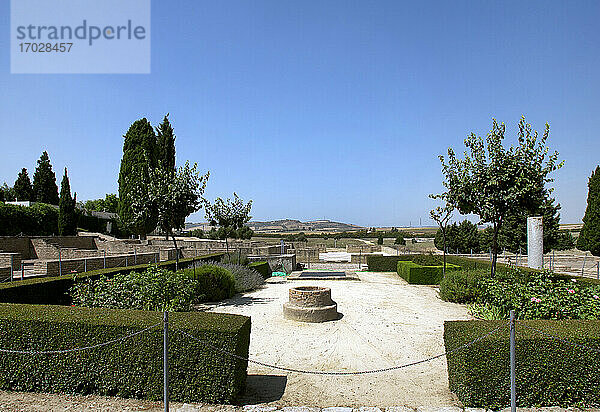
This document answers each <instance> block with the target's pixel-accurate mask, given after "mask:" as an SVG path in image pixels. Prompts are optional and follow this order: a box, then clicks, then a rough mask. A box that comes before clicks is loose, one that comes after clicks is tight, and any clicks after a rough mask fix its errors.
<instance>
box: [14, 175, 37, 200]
mask: <svg viewBox="0 0 600 412" xmlns="http://www.w3.org/2000/svg"><path fill="white" fill-rule="evenodd" d="M13 188H14V191H15V196H16V198H17V200H22V201H33V199H34V197H33V186H32V185H31V180H29V174H28V173H27V169H25V168H23V169H21V172H19V175H18V176H17V180H15V185H14V186H13Z"/></svg>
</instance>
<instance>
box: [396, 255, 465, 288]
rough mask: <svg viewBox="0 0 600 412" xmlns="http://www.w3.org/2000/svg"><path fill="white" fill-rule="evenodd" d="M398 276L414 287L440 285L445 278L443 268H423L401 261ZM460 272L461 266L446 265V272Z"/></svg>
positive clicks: (397, 267)
mask: <svg viewBox="0 0 600 412" xmlns="http://www.w3.org/2000/svg"><path fill="white" fill-rule="evenodd" d="M396 270H397V273H398V275H399V276H400V277H401V278H403V279H404V280H406V281H407V282H408V283H410V284H413V285H439V284H440V281H441V280H442V278H443V267H442V266H421V265H417V264H416V263H414V262H404V261H399V262H398V263H397V266H396ZM451 270H460V266H456V265H453V264H451V263H447V264H446V271H451Z"/></svg>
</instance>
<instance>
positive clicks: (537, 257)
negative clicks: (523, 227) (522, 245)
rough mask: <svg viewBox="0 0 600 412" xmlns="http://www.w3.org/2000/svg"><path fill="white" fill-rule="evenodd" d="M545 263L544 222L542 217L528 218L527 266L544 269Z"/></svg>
mask: <svg viewBox="0 0 600 412" xmlns="http://www.w3.org/2000/svg"><path fill="white" fill-rule="evenodd" d="M543 262H544V222H543V218H542V217H541V216H540V217H528V218H527V266H529V267H530V268H533V269H542V266H543Z"/></svg>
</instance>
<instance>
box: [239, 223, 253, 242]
mask: <svg viewBox="0 0 600 412" xmlns="http://www.w3.org/2000/svg"><path fill="white" fill-rule="evenodd" d="M252 236H254V230H252V229H250V227H248V226H246V225H244V226H242V227H241V228H239V229H238V230H236V232H235V238H236V239H245V240H250V239H252Z"/></svg>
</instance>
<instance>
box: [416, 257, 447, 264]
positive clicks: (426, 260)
mask: <svg viewBox="0 0 600 412" xmlns="http://www.w3.org/2000/svg"><path fill="white" fill-rule="evenodd" d="M411 261H412V262H413V263H416V264H417V265H421V266H440V265H443V264H444V261H443V257H439V256H434V255H416V256H413V257H412V258H411Z"/></svg>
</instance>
